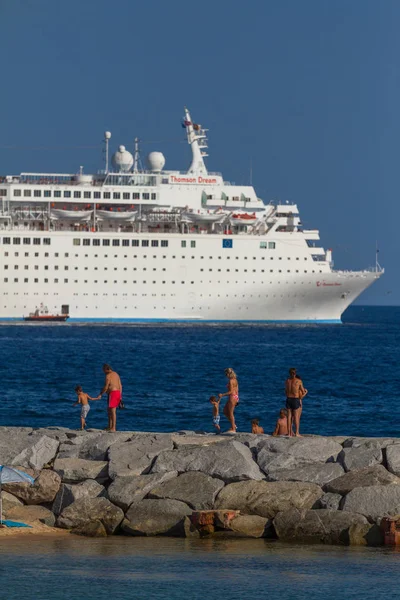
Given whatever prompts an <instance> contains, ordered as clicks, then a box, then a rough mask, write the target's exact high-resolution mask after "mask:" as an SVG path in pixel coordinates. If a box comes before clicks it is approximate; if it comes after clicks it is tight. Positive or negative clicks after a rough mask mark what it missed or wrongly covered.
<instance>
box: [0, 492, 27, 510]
mask: <svg viewBox="0 0 400 600" xmlns="http://www.w3.org/2000/svg"><path fill="white" fill-rule="evenodd" d="M1 501H2V503H3V512H4V513H6V512H7V511H8V510H10V509H11V508H15V507H16V506H22V502H21V500H19V499H18V498H17V497H16V496H13V495H12V494H10V493H9V492H5V491H4V490H3V491H2V492H1Z"/></svg>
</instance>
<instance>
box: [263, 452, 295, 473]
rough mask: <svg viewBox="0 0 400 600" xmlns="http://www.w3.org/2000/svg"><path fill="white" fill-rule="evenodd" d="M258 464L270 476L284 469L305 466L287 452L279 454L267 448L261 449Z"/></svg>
mask: <svg viewBox="0 0 400 600" xmlns="http://www.w3.org/2000/svg"><path fill="white" fill-rule="evenodd" d="M257 464H258V466H259V467H260V469H262V471H264V473H265V474H266V475H267V476H269V475H270V474H271V475H272V474H273V473H276V472H277V471H281V470H282V469H287V470H289V469H290V470H293V469H296V468H297V467H298V466H301V465H304V461H303V460H299V459H297V458H296V457H295V456H292V455H291V454H287V453H286V452H282V453H278V452H272V451H271V450H268V449H267V448H261V450H259V451H258V454H257Z"/></svg>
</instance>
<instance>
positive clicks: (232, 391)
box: [219, 369, 239, 433]
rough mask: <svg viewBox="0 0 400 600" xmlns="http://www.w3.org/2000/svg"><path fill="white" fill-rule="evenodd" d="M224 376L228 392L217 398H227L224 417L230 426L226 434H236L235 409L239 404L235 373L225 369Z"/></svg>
mask: <svg viewBox="0 0 400 600" xmlns="http://www.w3.org/2000/svg"><path fill="white" fill-rule="evenodd" d="M225 375H226V377H227V378H228V391H227V392H225V393H224V394H219V398H223V397H224V396H229V398H228V402H227V403H226V404H225V406H224V415H225V417H226V418H227V419H228V421H229V423H230V424H231V428H230V429H229V430H228V431H227V433H236V430H237V427H236V424H235V415H234V411H235V407H236V405H237V404H239V384H238V380H237V377H236V373H235V371H234V370H233V369H225Z"/></svg>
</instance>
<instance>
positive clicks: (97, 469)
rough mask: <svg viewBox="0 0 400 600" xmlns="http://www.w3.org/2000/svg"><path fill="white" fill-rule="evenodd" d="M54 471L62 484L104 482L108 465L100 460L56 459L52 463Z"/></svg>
mask: <svg viewBox="0 0 400 600" xmlns="http://www.w3.org/2000/svg"><path fill="white" fill-rule="evenodd" d="M54 470H55V471H56V472H57V473H58V474H59V475H60V477H61V480H62V482H63V483H76V482H78V481H86V479H97V480H98V481H99V482H104V481H106V480H107V479H108V463H107V462H106V461H102V460H85V459H83V458H57V459H56V460H55V461H54Z"/></svg>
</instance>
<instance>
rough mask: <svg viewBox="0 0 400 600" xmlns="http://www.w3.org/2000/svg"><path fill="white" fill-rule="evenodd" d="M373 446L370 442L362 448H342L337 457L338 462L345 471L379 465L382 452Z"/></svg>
mask: <svg viewBox="0 0 400 600" xmlns="http://www.w3.org/2000/svg"><path fill="white" fill-rule="evenodd" d="M374 446H375V445H374V444H373V443H372V442H371V443H365V444H363V445H362V446H357V447H351V448H344V449H343V450H342V451H341V452H340V454H339V456H338V461H339V462H340V463H341V464H342V465H343V467H344V469H345V470H346V471H358V470H359V469H363V468H365V467H372V466H373V465H379V464H380V463H381V462H382V450H381V449H380V448H379V447H378V448H376V447H374Z"/></svg>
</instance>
